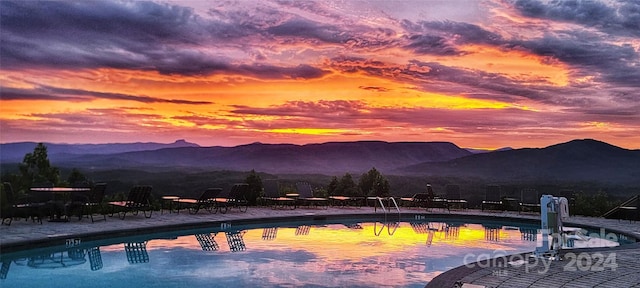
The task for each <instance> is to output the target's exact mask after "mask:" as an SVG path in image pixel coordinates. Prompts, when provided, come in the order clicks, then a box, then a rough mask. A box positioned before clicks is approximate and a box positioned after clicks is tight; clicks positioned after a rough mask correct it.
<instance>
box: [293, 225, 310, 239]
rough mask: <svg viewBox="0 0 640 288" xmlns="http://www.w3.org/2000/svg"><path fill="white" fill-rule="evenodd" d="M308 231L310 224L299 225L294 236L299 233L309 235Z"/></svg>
mask: <svg viewBox="0 0 640 288" xmlns="http://www.w3.org/2000/svg"><path fill="white" fill-rule="evenodd" d="M309 231H311V226H309V225H300V226H298V227H297V228H296V236H299V235H309Z"/></svg>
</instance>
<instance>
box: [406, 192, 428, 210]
mask: <svg viewBox="0 0 640 288" xmlns="http://www.w3.org/2000/svg"><path fill="white" fill-rule="evenodd" d="M400 201H402V202H401V203H402V205H405V204H407V205H409V206H410V207H420V208H428V207H429V202H430V201H431V199H430V198H429V194H427V193H416V194H413V196H411V197H403V198H400Z"/></svg>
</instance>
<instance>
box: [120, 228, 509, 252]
mask: <svg viewBox="0 0 640 288" xmlns="http://www.w3.org/2000/svg"><path fill="white" fill-rule="evenodd" d="M424 224H428V227H429V228H427V229H425V231H420V230H418V229H414V228H413V227H412V226H411V225H410V224H409V223H400V226H399V227H397V228H396V229H395V231H393V230H394V229H393V228H391V229H390V230H392V231H393V234H392V235H389V229H388V228H389V227H388V226H386V225H385V226H384V227H383V224H381V223H375V224H374V223H362V224H360V226H361V227H362V229H349V228H347V227H346V226H344V225H342V224H332V225H326V226H311V228H310V232H309V234H307V235H296V230H297V228H295V227H278V228H273V230H272V231H270V233H273V234H274V235H273V236H272V237H273V239H269V240H268V241H267V240H265V239H264V237H263V236H264V235H263V234H264V233H263V232H264V231H263V229H262V228H260V229H252V230H246V234H244V237H243V238H244V241H245V242H246V243H247V248H248V249H249V250H276V249H280V250H304V251H307V252H309V253H313V254H315V255H317V256H318V257H319V258H322V259H327V260H330V261H333V260H352V259H362V258H366V257H372V256H379V255H384V254H387V253H390V252H391V253H396V252H408V251H411V250H413V249H415V247H416V246H418V247H419V246H427V241H428V239H429V237H430V236H429V233H432V234H433V236H431V237H432V241H431V245H430V246H431V247H434V248H436V247H450V248H451V249H456V247H464V248H483V249H485V248H486V249H502V250H506V251H509V250H513V248H510V247H509V244H511V243H513V242H514V241H512V240H517V241H520V239H521V233H520V232H519V231H518V230H505V229H495V230H494V229H490V228H486V227H484V226H482V225H479V224H463V225H460V226H456V225H450V224H447V223H437V222H430V223H424ZM425 226H426V225H425ZM381 228H382V231H381V233H380V234H379V236H376V235H375V233H374V231H375V230H376V229H377V230H381ZM265 229H266V228H265ZM417 230H418V231H417ZM454 230H455V231H454ZM489 230H491V231H489ZM487 233H492V234H493V236H496V237H498V238H499V241H491V240H488V239H487V236H488V235H487ZM213 234H215V233H212V235H213ZM214 239H215V240H216V242H217V243H218V244H219V245H220V251H221V252H227V251H229V245H228V244H227V242H226V240H225V237H224V232H218V233H217V235H216V236H215V237H214ZM176 246H179V247H182V248H186V249H196V250H201V247H200V244H199V243H198V241H197V240H196V238H195V237H193V236H192V235H189V236H182V237H178V238H177V239H168V240H164V239H158V240H152V241H149V243H148V244H147V249H149V250H152V249H164V248H170V247H176ZM116 249H117V248H116Z"/></svg>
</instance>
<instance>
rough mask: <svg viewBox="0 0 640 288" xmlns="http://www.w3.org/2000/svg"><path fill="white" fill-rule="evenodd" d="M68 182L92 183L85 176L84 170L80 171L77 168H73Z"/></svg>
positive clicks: (75, 183)
mask: <svg viewBox="0 0 640 288" xmlns="http://www.w3.org/2000/svg"><path fill="white" fill-rule="evenodd" d="M67 183H69V185H71V186H78V185H88V184H90V183H89V179H88V178H87V176H84V174H82V172H80V170H78V169H77V168H73V169H71V174H69V177H67Z"/></svg>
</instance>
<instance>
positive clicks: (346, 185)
mask: <svg viewBox="0 0 640 288" xmlns="http://www.w3.org/2000/svg"><path fill="white" fill-rule="evenodd" d="M336 190H337V191H336V194H337V195H344V196H350V197H353V196H362V193H360V189H358V186H357V185H356V182H354V181H353V177H352V176H351V174H349V173H346V174H344V176H342V178H341V179H340V182H338V188H337V189H336Z"/></svg>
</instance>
